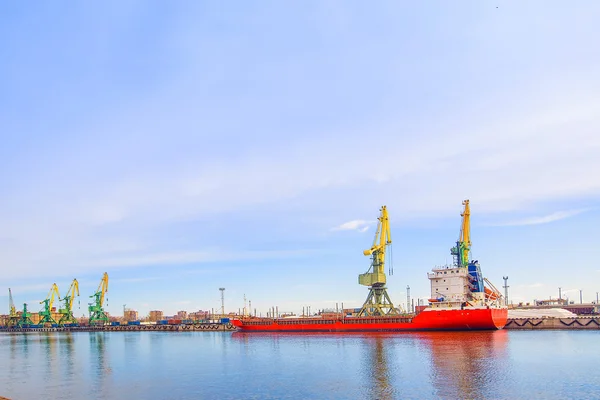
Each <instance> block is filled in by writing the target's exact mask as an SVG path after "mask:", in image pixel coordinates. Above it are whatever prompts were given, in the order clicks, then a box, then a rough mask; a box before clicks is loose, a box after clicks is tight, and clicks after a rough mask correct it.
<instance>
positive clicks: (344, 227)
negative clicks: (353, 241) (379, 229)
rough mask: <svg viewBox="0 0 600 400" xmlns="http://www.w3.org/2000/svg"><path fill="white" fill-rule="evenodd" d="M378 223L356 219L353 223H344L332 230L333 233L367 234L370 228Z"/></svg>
mask: <svg viewBox="0 0 600 400" xmlns="http://www.w3.org/2000/svg"><path fill="white" fill-rule="evenodd" d="M375 222H376V221H365V220H362V219H355V220H353V221H348V222H344V223H343V224H341V225H339V226H336V227H334V228H331V230H332V231H359V232H366V231H367V230H368V229H369V226H370V225H372V224H374V223H375Z"/></svg>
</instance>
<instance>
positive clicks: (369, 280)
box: [358, 206, 398, 317]
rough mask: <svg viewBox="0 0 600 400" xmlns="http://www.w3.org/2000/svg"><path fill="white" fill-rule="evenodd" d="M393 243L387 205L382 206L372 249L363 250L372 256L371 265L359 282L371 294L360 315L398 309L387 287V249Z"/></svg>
mask: <svg viewBox="0 0 600 400" xmlns="http://www.w3.org/2000/svg"><path fill="white" fill-rule="evenodd" d="M391 244H392V236H391V234H390V223H389V218H388V212H387V208H386V206H383V207H381V214H380V215H379V218H378V223H377V231H376V232H375V239H374V240H373V245H372V246H371V248H370V249H368V250H365V251H363V254H364V255H365V256H371V266H370V267H369V270H367V272H366V273H364V274H360V275H359V276H358V283H359V284H361V285H364V286H368V287H369V295H368V296H367V300H365V303H364V304H363V306H362V308H361V309H360V312H359V313H358V316H359V317H360V316H365V315H394V314H398V311H397V310H396V308H395V307H394V304H393V303H392V301H391V300H390V296H389V295H388V293H387V289H386V287H385V282H386V276H385V270H384V266H385V251H386V247H387V246H389V245H391Z"/></svg>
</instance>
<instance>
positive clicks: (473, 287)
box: [450, 200, 502, 302]
mask: <svg viewBox="0 0 600 400" xmlns="http://www.w3.org/2000/svg"><path fill="white" fill-rule="evenodd" d="M462 204H463V206H464V209H463V212H462V213H461V214H460V216H461V217H462V222H461V226H460V234H459V236H458V241H457V242H456V246H455V247H452V249H451V250H450V253H451V254H452V256H453V257H454V265H455V266H457V267H459V268H466V269H467V271H468V277H469V281H470V282H468V284H467V287H468V289H469V291H470V292H471V294H470V296H469V298H470V299H472V300H478V301H481V302H486V301H496V300H499V299H501V298H502V295H501V294H500V292H499V291H498V289H496V287H495V286H494V285H493V284H492V283H491V282H490V281H489V280H487V279H486V278H484V277H483V275H482V273H481V267H480V266H479V261H477V260H469V258H470V257H469V256H470V253H471V209H470V207H469V200H464V201H463V202H462ZM486 284H487V285H486Z"/></svg>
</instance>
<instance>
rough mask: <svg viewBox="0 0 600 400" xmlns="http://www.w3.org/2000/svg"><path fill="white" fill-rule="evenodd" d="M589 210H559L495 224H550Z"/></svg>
mask: <svg viewBox="0 0 600 400" xmlns="http://www.w3.org/2000/svg"><path fill="white" fill-rule="evenodd" d="M586 211H588V209H578V210H569V211H557V212H555V213H552V214H549V215H545V216H542V217H529V218H524V219H520V220H516V221H510V222H505V223H499V224H493V225H494V226H524V225H539V224H548V223H550V222H554V221H560V220H561V219H565V218H569V217H573V216H575V215H578V214H581V213H583V212H586Z"/></svg>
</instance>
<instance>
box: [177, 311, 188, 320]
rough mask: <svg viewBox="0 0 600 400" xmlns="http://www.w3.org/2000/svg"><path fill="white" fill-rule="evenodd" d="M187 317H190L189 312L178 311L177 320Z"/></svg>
mask: <svg viewBox="0 0 600 400" xmlns="http://www.w3.org/2000/svg"><path fill="white" fill-rule="evenodd" d="M187 317H188V313H187V311H177V318H176V319H187Z"/></svg>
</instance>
